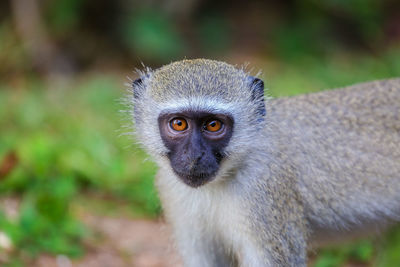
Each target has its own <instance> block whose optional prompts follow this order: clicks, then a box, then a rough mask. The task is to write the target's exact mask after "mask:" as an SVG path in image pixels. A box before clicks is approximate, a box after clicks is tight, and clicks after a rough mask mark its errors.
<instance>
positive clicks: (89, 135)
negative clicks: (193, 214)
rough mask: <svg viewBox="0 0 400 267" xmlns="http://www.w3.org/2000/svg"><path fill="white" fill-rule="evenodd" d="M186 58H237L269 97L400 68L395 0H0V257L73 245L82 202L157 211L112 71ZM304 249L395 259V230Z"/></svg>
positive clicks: (120, 81) (15, 262)
mask: <svg viewBox="0 0 400 267" xmlns="http://www.w3.org/2000/svg"><path fill="white" fill-rule="evenodd" d="M195 57H205V58H213V59H219V60H224V61H227V62H230V63H233V64H243V63H249V65H248V69H249V70H251V71H252V72H253V73H257V72H258V71H259V70H262V74H261V77H262V78H263V79H264V80H265V82H266V85H267V88H268V94H269V95H271V96H274V97H278V96H287V95H296V94H300V93H306V92H315V91H318V90H322V89H328V88H334V87H341V86H345V85H350V84H353V83H356V82H363V81H369V80H374V79H383V78H390V77H399V76H400V1H397V0H320V1H317V0H302V1H301V0H287V1H256V0H249V1H246V2H243V1H227V0H223V1H218V2H216V1H211V0H165V1H161V0H152V1H136V0H114V1H108V0H97V1H89V0H57V1H50V0H3V1H0V265H2V266H32V264H33V262H34V261H35V259H36V258H37V257H40V255H43V254H46V255H66V256H68V257H71V258H79V257H84V256H85V253H87V248H88V247H90V245H88V242H89V241H88V240H90V235H91V230H90V229H88V227H87V226H85V225H84V224H83V223H82V217H84V216H85V214H86V213H93V212H94V213H96V214H102V215H104V216H117V217H118V216H125V217H127V216H128V217H130V218H157V217H158V216H160V213H161V208H160V205H159V201H158V199H157V196H156V193H155V190H154V188H153V176H154V174H155V170H156V168H155V165H154V164H153V163H152V162H151V161H149V160H147V159H148V158H147V156H146V155H145V153H144V152H143V151H142V150H141V149H140V148H139V147H138V146H137V145H136V144H135V141H134V137H132V135H131V134H130V133H131V132H132V125H131V122H130V121H131V119H130V118H129V116H128V114H127V112H126V110H127V108H128V107H127V105H126V103H124V95H125V94H126V93H127V89H126V86H125V85H124V83H125V82H129V80H128V78H127V77H130V78H135V77H136V74H135V73H134V72H133V70H134V69H136V68H138V69H141V68H143V64H144V65H146V66H149V67H153V68H157V67H159V66H161V65H163V64H167V63H169V62H171V61H174V60H179V59H182V58H195ZM310 257H311V259H312V263H311V266H317V267H328V266H332V267H333V266H400V229H398V228H397V229H396V228H394V229H393V230H391V231H390V232H389V233H388V234H386V236H385V237H381V238H370V239H363V240H360V241H356V242H354V243H346V244H341V245H338V246H335V247H331V248H325V249H322V250H318V251H316V253H315V252H312V253H311V254H310Z"/></svg>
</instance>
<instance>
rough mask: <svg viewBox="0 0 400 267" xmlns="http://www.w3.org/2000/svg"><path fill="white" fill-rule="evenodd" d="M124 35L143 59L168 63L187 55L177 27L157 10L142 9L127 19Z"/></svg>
mask: <svg viewBox="0 0 400 267" xmlns="http://www.w3.org/2000/svg"><path fill="white" fill-rule="evenodd" d="M122 35H123V38H124V39H125V41H126V43H127V44H128V46H129V47H130V48H131V49H132V50H133V51H135V52H136V53H138V54H139V55H140V57H141V59H147V60H155V59H161V60H163V61H168V60H171V59H173V58H176V57H178V56H180V55H184V54H185V51H184V50H185V46H184V42H183V40H182V37H181V36H180V33H179V31H178V29H177V27H176V25H175V24H174V23H173V21H172V20H171V19H170V18H168V17H167V16H166V15H165V14H163V13H162V12H159V11H158V10H157V9H141V10H139V11H138V12H136V13H135V14H134V15H133V16H131V17H129V19H126V20H125V22H124V24H123V32H122Z"/></svg>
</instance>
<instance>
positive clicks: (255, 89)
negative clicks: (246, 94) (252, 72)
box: [249, 76, 267, 117]
mask: <svg viewBox="0 0 400 267" xmlns="http://www.w3.org/2000/svg"><path fill="white" fill-rule="evenodd" d="M249 79H250V89H251V93H252V100H253V101H255V102H256V104H257V105H258V107H257V113H258V114H259V115H261V116H262V117H264V116H265V114H266V113H267V112H266V110H265V103H264V82H263V81H262V80H261V79H259V78H256V77H253V76H250V77H249Z"/></svg>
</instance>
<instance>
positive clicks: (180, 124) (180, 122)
mask: <svg viewBox="0 0 400 267" xmlns="http://www.w3.org/2000/svg"><path fill="white" fill-rule="evenodd" d="M175 123H176V124H177V125H178V126H182V124H183V123H182V121H181V120H176V122H175Z"/></svg>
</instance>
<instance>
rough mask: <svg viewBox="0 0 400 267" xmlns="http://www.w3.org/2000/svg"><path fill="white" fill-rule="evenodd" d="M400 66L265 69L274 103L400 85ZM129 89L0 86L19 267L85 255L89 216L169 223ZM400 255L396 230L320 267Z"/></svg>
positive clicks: (349, 247)
mask: <svg viewBox="0 0 400 267" xmlns="http://www.w3.org/2000/svg"><path fill="white" fill-rule="evenodd" d="M399 58H400V49H397V50H396V49H393V50H392V51H388V52H386V53H384V54H382V55H378V56H374V57H371V56H366V55H358V56H354V55H345V54H338V55H332V56H330V57H326V58H323V59H315V58H297V59H293V61H289V62H286V63H282V62H279V61H274V60H269V61H266V62H267V63H262V64H261V65H260V66H259V67H262V68H263V69H264V70H265V73H266V75H263V78H264V79H265V80H266V84H267V87H268V88H269V94H270V95H272V96H290V95H295V94H301V93H307V92H314V91H318V90H321V89H325V88H333V87H341V86H345V85H349V84H353V83H356V82H362V81H368V80H374V79H382V78H388V77H395V76H399V75H400V60H398V59H399ZM123 82H124V79H123V78H121V77H118V76H115V75H100V74H99V75H86V76H84V77H81V78H80V79H78V80H76V81H74V82H68V83H65V84H58V85H57V84H56V85H54V84H53V85H50V84H44V83H43V82H41V81H38V80H36V79H34V78H27V79H26V80H24V81H23V82H22V85H19V86H16V87H12V86H10V85H6V84H0V129H1V132H0V164H1V162H2V161H4V160H5V159H6V158H7V157H9V156H10V155H16V162H17V163H16V164H15V166H14V167H13V168H12V169H11V170H10V171H9V172H8V173H7V174H6V175H5V176H3V177H0V178H1V180H0V194H2V196H4V197H6V196H7V197H14V198H18V199H20V201H21V204H20V215H19V216H18V218H10V217H9V216H8V215H7V213H6V212H5V211H3V212H1V213H0V231H3V232H5V233H6V234H7V235H8V236H9V237H10V238H11V240H12V242H13V244H14V247H15V249H14V250H13V252H12V253H11V260H10V261H9V264H15V265H21V264H22V262H25V261H21V260H20V259H21V258H34V257H35V256H36V255H38V254H40V253H51V254H66V255H70V256H76V257H78V256H81V255H83V254H84V246H83V245H82V242H83V240H85V238H86V236H87V232H88V229H85V227H84V226H83V225H82V224H81V223H80V221H79V219H78V218H79V217H78V215H77V214H78V213H79V209H80V207H82V206H83V207H89V208H90V209H93V210H95V211H96V212H99V213H103V214H110V215H112V216H118V214H120V213H129V214H130V215H131V216H136V217H144V216H145V217H152V218H154V217H156V216H158V215H159V214H160V205H159V201H158V199H157V196H156V193H155V190H154V188H153V177H154V174H155V171H156V167H155V165H154V164H153V163H152V162H151V161H149V160H147V156H146V155H145V153H144V152H143V151H142V150H141V149H140V148H139V147H138V146H137V145H135V144H134V140H132V138H130V137H127V136H124V135H123V134H124V133H127V132H129V129H125V128H124V127H123V125H129V118H127V117H126V116H123V115H122V114H121V113H120V112H119V110H121V109H123V108H124V106H123V105H122V104H121V103H120V102H119V99H121V97H123V95H124V91H125V90H124V86H123V85H122V83H123ZM125 115H126V114H125ZM121 135H122V136H121ZM398 251H400V231H399V229H394V230H393V231H392V232H390V234H389V235H388V236H387V238H385V239H382V240H373V239H367V240H362V241H358V242H356V243H352V244H346V245H343V246H340V247H335V248H330V249H325V250H322V251H321V252H320V253H319V254H318V257H316V258H315V260H314V266H317V267H328V266H342V265H344V264H346V263H347V264H348V263H352V262H355V263H359V264H361V263H362V264H365V266H368V264H370V265H371V264H373V265H374V266H396V264H398V263H399V262H400V259H399V256H398V255H399V254H398Z"/></svg>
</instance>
